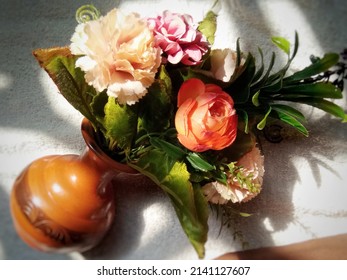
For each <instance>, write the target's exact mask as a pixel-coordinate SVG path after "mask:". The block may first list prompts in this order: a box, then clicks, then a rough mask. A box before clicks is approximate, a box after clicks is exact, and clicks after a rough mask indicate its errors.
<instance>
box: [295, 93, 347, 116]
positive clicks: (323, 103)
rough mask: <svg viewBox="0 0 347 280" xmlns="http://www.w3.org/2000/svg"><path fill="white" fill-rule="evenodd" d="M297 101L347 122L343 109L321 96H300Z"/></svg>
mask: <svg viewBox="0 0 347 280" xmlns="http://www.w3.org/2000/svg"><path fill="white" fill-rule="evenodd" d="M297 102H300V103H303V104H307V105H310V106H313V107H316V108H318V109H321V110H323V111H325V112H327V113H329V114H331V115H333V116H335V117H338V118H341V119H342V121H343V122H347V115H346V113H345V112H344V110H343V109H342V108H341V107H340V106H338V105H336V104H335V103H333V102H330V101H328V100H324V99H322V98H309V97H307V98H306V97H303V98H300V99H298V101H297Z"/></svg>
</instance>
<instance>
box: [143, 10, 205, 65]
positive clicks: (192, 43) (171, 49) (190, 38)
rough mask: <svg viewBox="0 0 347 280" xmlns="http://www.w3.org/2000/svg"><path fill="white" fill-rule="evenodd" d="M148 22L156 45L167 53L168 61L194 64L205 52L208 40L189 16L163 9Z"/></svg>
mask: <svg viewBox="0 0 347 280" xmlns="http://www.w3.org/2000/svg"><path fill="white" fill-rule="evenodd" d="M148 22H149V25H150V27H151V28H153V30H154V34H155V38H156V44H157V46H159V47H160V48H161V49H162V51H163V52H164V53H165V54H166V55H167V60H168V61H169V62H170V63H172V64H177V63H179V62H182V63H183V64H185V65H196V64H199V63H200V62H201V60H202V57H203V55H204V54H206V53H207V51H208V42H207V41H206V38H205V37H204V36H203V34H202V33H201V32H200V31H198V30H197V29H196V28H194V26H193V19H192V17H191V16H189V15H186V14H185V15H180V14H176V13H171V12H169V11H165V12H164V13H163V16H158V17H157V18H149V19H148Z"/></svg>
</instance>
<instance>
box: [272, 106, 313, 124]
mask: <svg viewBox="0 0 347 280" xmlns="http://www.w3.org/2000/svg"><path fill="white" fill-rule="evenodd" d="M271 107H272V109H274V110H276V111H277V112H282V113H285V114H287V115H290V116H292V117H294V118H296V119H298V120H300V121H302V122H304V121H306V119H305V116H304V115H303V114H302V113H301V112H300V111H298V110H296V109H295V108H293V107H291V106H288V105H284V104H271Z"/></svg>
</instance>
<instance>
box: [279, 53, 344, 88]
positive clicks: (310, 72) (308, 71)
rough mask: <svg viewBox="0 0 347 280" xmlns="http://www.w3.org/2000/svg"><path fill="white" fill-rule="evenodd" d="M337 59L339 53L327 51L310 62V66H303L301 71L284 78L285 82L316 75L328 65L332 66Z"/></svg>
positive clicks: (326, 68) (327, 67) (328, 66)
mask: <svg viewBox="0 0 347 280" xmlns="http://www.w3.org/2000/svg"><path fill="white" fill-rule="evenodd" d="M338 61H339V55H338V54H336V53H327V54H325V55H324V57H323V58H321V59H319V60H317V61H316V62H314V63H312V64H311V65H310V66H308V67H306V68H304V69H303V70H301V71H298V72H296V73H294V74H293V75H291V76H289V77H286V78H285V79H284V82H285V84H289V83H292V82H297V81H301V80H304V79H307V78H310V77H312V76H314V75H318V74H320V73H322V72H324V71H326V70H328V69H329V68H330V67H332V66H334V65H335V64H336V63H337V62H338Z"/></svg>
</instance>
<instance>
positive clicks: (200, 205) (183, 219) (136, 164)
mask: <svg viewBox="0 0 347 280" xmlns="http://www.w3.org/2000/svg"><path fill="white" fill-rule="evenodd" d="M129 165H130V166H132V167H133V168H135V169H136V170H139V171H140V172H141V173H142V174H145V175H146V176H148V177H149V178H151V179H152V180H153V181H154V182H155V183H156V184H157V185H158V186H160V187H161V188H162V189H163V190H164V191H165V192H166V193H167V194H168V196H169V197H170V199H171V202H172V204H173V206H174V208H175V211H176V214H177V216H178V219H179V221H180V223H181V225H182V228H183V230H184V232H185V233H186V234H187V236H188V238H189V240H190V242H191V243H192V245H193V246H194V248H195V250H196V251H197V253H198V255H199V257H200V258H203V257H204V254H205V248H204V244H205V242H206V240H207V232H208V225H207V220H208V206H207V201H206V199H205V198H204V196H203V194H202V193H201V189H200V187H199V186H194V185H193V184H192V183H191V182H190V180H189V177H190V174H189V172H188V170H187V166H186V164H185V163H184V162H182V161H177V160H176V159H175V158H173V157H171V156H170V155H169V154H167V153H166V151H165V149H160V148H154V149H151V150H150V151H148V152H147V153H145V154H143V155H142V156H141V157H140V158H139V159H138V160H136V161H132V162H130V163H129Z"/></svg>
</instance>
